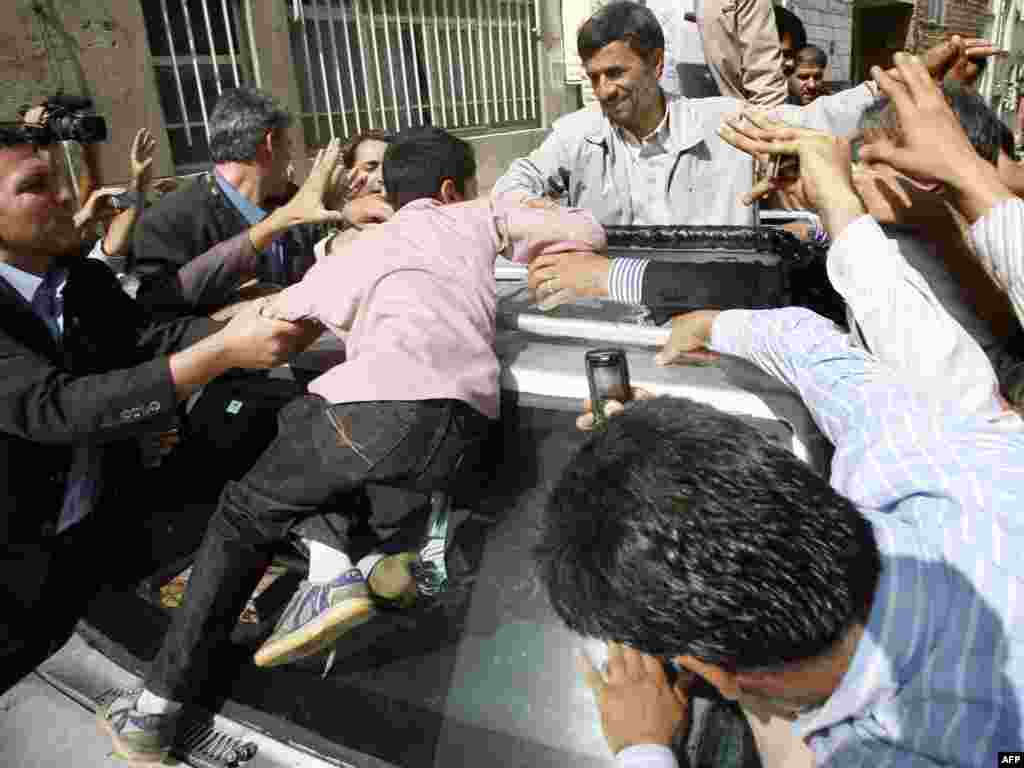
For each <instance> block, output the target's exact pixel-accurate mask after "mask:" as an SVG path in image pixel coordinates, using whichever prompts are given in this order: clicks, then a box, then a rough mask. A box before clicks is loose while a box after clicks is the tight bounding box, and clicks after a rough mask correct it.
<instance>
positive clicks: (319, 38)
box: [313, 5, 334, 139]
mask: <svg viewBox="0 0 1024 768" xmlns="http://www.w3.org/2000/svg"><path fill="white" fill-rule="evenodd" d="M314 10H317V9H316V6H315V5H314ZM313 31H314V32H315V33H316V47H317V50H318V52H319V54H320V75H321V77H323V81H324V105H325V106H326V107H327V130H328V132H329V133H330V134H331V138H332V139H333V138H334V110H332V109H331V86H330V83H328V81H327V57H326V56H325V55H324V54H325V52H324V39H323V32H322V31H321V29H320V18H319V14H318V13H314V14H313Z"/></svg>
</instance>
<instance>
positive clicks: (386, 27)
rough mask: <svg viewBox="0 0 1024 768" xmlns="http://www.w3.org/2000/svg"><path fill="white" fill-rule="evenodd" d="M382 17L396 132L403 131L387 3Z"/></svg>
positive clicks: (385, 124) (385, 125)
mask: <svg viewBox="0 0 1024 768" xmlns="http://www.w3.org/2000/svg"><path fill="white" fill-rule="evenodd" d="M381 15H382V16H383V17H384V50H385V51H386V52H387V55H388V81H389V82H390V83H391V104H392V105H393V106H392V109H393V110H394V116H395V130H396V131H400V130H402V108H401V106H400V105H399V103H398V89H397V88H396V87H395V61H394V59H393V58H392V56H391V31H390V29H389V26H390V25H389V24H388V6H387V2H386V1H385V3H384V4H383V6H382V8H381ZM398 42H399V48H401V42H402V41H401V39H399V41H398ZM384 128H385V130H387V122H386V121H385V123H384Z"/></svg>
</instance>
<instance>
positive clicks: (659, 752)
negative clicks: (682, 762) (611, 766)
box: [615, 744, 679, 768]
mask: <svg viewBox="0 0 1024 768" xmlns="http://www.w3.org/2000/svg"><path fill="white" fill-rule="evenodd" d="M615 764H616V765H617V766H618V768H679V762H678V761H677V760H676V756H675V755H674V754H673V753H672V750H671V749H669V748H668V747H666V746H663V745H661V744H637V745H635V746H632V747H626V748H625V749H624V750H622V751H621V752H619V754H617V755H616V756H615Z"/></svg>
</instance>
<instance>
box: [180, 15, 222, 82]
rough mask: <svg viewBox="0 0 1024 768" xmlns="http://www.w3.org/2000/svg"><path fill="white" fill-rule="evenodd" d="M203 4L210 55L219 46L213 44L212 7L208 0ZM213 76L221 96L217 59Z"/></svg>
mask: <svg viewBox="0 0 1024 768" xmlns="http://www.w3.org/2000/svg"><path fill="white" fill-rule="evenodd" d="M183 2H188V0H183ZM202 5H203V21H204V22H205V23H206V45H207V47H208V48H209V49H210V55H211V56H212V55H213V52H214V51H215V50H217V47H216V46H215V45H214V44H213V25H212V24H210V7H209V6H208V5H207V4H206V0H203V2H202ZM190 26H191V25H190ZM229 34H230V33H229ZM213 78H214V82H215V83H216V84H217V95H218V96H220V95H221V94H222V93H224V86H223V85H221V82H220V67H219V66H217V62H216V61H214V63H213Z"/></svg>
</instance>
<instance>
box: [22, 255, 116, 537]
mask: <svg viewBox="0 0 1024 768" xmlns="http://www.w3.org/2000/svg"><path fill="white" fill-rule="evenodd" d="M66 277H67V271H66V270H63V269H53V270H50V271H49V272H47V273H46V276H45V277H44V278H43V282H42V283H40V285H39V287H38V288H37V289H36V292H35V293H34V294H33V296H32V309H33V310H34V311H35V313H36V314H37V315H39V316H40V317H41V318H42V319H43V321H44V322H45V323H46V325H47V327H48V328H49V329H50V333H52V334H53V337H54V339H57V340H59V339H60V337H61V319H62V317H63V315H64V297H63V296H62V295H61V294H62V292H61V291H60V287H61V285H62V284H63V283H64V281H65V279H66ZM101 456H102V449H101V448H100V446H98V445H90V444H89V443H78V444H76V445H75V447H74V452H73V455H72V460H71V471H70V472H69V473H68V484H67V488H66V490H65V492H64V504H63V506H62V507H61V511H60V520H59V521H58V523H57V531H58V533H59V532H60V531H63V530H66V529H67V528H70V527H71V526H72V525H74V524H75V523H77V522H79V521H80V520H81V519H82V518H84V517H85V516H86V515H87V514H89V512H90V511H92V507H93V502H94V501H95V499H96V495H97V493H98V491H99V480H100V459H101Z"/></svg>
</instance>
